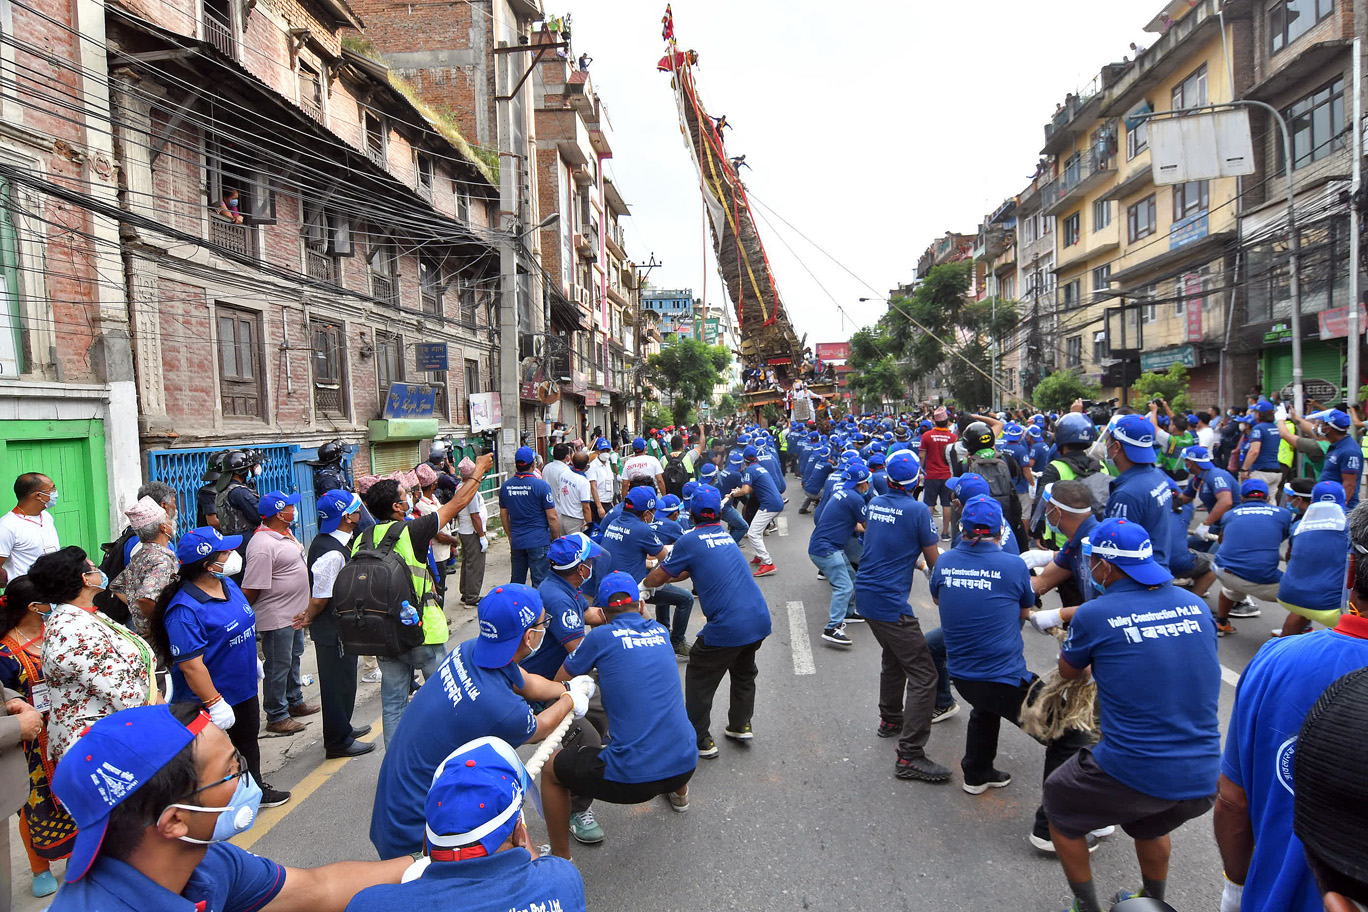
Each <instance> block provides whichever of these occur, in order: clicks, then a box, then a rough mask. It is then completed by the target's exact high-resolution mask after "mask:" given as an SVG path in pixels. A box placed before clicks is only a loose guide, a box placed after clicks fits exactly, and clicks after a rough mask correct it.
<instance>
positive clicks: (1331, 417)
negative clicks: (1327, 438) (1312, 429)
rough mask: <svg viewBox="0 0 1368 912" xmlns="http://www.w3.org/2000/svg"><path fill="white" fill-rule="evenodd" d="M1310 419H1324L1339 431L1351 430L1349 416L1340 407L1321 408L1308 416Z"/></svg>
mask: <svg viewBox="0 0 1368 912" xmlns="http://www.w3.org/2000/svg"><path fill="white" fill-rule="evenodd" d="M1306 419H1307V420H1308V421H1324V422H1325V423H1326V424H1328V425H1330V426H1331V427H1332V428H1334V429H1335V430H1337V431H1347V430H1349V424H1350V422H1349V416H1348V415H1346V414H1345V413H1344V412H1342V411H1340V410H1339V409H1321V410H1320V411H1319V412H1312V413H1311V414H1310V415H1307V416H1306Z"/></svg>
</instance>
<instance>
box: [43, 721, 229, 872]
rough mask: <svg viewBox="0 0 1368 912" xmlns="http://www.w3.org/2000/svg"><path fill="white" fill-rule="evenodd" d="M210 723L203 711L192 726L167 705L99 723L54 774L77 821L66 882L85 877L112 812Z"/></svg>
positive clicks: (56, 791)
mask: <svg viewBox="0 0 1368 912" xmlns="http://www.w3.org/2000/svg"><path fill="white" fill-rule="evenodd" d="M208 725H209V716H208V715H207V714H205V713H203V712H201V713H200V714H199V715H198V716H196V717H195V718H194V719H193V720H191V722H190V724H189V725H188V726H186V725H182V724H181V723H180V722H179V721H178V720H177V719H176V717H175V716H173V715H171V707H170V706H169V705H167V704H165V703H159V704H157V705H156V706H135V707H132V708H130V709H123V710H120V711H118V712H116V713H112V714H110V715H108V716H105V717H104V718H103V719H99V720H97V721H96V722H94V723H93V724H92V725H91V726H90V727H89V728H88V729H86V730H85V733H84V734H82V735H81V736H80V739H79V740H77V741H76V742H75V743H74V744H72V746H71V749H69V750H68V751H67V752H66V753H65V754H63V755H62V760H61V762H60V763H58V764H57V769H56V770H55V771H54V772H53V775H52V791H53V793H54V794H56V796H57V798H58V800H60V801H61V802H62V805H63V806H64V807H65V808H66V809H67V813H69V814H70V815H71V819H72V820H74V821H75V822H76V841H75V843H74V844H73V846H72V849H71V860H70V861H68V862H67V869H66V882H67V883H75V882H76V881H78V880H80V879H81V878H82V877H84V876H85V875H86V872H87V871H89V870H90V866H91V865H92V864H94V862H95V858H96V856H97V855H99V854H100V846H101V844H103V843H104V837H105V831H106V830H107V829H108V828H109V813H110V811H112V810H114V808H116V807H118V806H119V804H120V803H122V802H123V801H124V799H126V798H128V796H130V795H132V794H133V793H134V792H136V791H137V790H138V789H140V788H142V787H143V786H144V785H146V784H147V782H148V780H150V779H151V778H152V777H153V776H155V775H156V774H157V772H158V771H159V770H160V769H161V768H162V767H164V766H166V765H167V764H168V763H170V762H171V761H172V759H174V758H175V756H176V755H177V754H179V753H180V752H181V751H182V750H184V749H185V746H186V745H187V744H189V743H190V742H191V741H193V740H195V736H196V735H198V734H199V733H200V732H202V731H204V729H205V728H206V727H207V726H208Z"/></svg>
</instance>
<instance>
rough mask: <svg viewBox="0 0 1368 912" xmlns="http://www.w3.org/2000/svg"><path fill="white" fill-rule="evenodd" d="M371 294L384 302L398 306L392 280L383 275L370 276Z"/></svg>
mask: <svg viewBox="0 0 1368 912" xmlns="http://www.w3.org/2000/svg"><path fill="white" fill-rule="evenodd" d="M371 295H373V296H374V297H375V298H377V299H378V300H380V301H383V302H385V303H386V304H391V305H393V306H395V307H398V306H399V293H398V289H396V288H395V287H394V282H392V281H391V280H389V279H387V278H385V277H384V276H378V275H372V276H371Z"/></svg>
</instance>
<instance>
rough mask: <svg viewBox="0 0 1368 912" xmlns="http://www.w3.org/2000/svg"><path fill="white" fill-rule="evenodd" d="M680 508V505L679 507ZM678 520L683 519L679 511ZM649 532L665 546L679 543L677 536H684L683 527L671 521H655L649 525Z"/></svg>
mask: <svg viewBox="0 0 1368 912" xmlns="http://www.w3.org/2000/svg"><path fill="white" fill-rule="evenodd" d="M681 506H682V505H681ZM679 518H680V519H683V518H684V511H683V510H682V509H681V510H680V512H679ZM650 526H651V531H652V532H654V533H655V534H656V538H659V539H660V540H661V541H663V542H664V543H665V544H667V545H673V544H674V543H675V542H677V541H679V536H681V535H683V534H684V526H683V525H681V524H680V523H678V522H676V521H675V520H673V519H657V520H656V521H655V522H653V523H651V524H650Z"/></svg>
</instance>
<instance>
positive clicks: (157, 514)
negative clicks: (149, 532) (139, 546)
mask: <svg viewBox="0 0 1368 912" xmlns="http://www.w3.org/2000/svg"><path fill="white" fill-rule="evenodd" d="M124 516H127V517H128V524H129V525H131V526H132V527H133V528H135V529H141V528H142V527H143V526H150V525H152V524H153V523H154V522H166V520H167V519H168V518H169V517H168V516H167V515H166V509H165V508H164V507H162V505H161V504H159V503H157V502H156V501H155V500H153V499H152V498H150V497H141V498H139V499H138V502H137V503H135V504H134V505H133V506H131V507H129V508H128V509H127V510H124Z"/></svg>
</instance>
